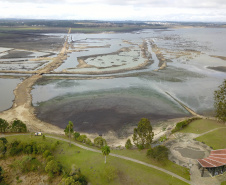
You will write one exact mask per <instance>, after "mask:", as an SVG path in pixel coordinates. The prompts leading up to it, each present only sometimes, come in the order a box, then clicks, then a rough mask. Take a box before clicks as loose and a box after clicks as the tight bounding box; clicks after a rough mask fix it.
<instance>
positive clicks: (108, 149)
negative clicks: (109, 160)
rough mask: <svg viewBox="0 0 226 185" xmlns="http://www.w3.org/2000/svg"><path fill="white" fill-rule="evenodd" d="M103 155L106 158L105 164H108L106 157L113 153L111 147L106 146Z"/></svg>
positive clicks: (103, 148)
mask: <svg viewBox="0 0 226 185" xmlns="http://www.w3.org/2000/svg"><path fill="white" fill-rule="evenodd" d="M101 149H102V154H103V155H104V156H105V162H104V163H106V156H107V155H109V153H110V152H111V150H110V147H109V146H107V145H105V146H103V147H102V148H101Z"/></svg>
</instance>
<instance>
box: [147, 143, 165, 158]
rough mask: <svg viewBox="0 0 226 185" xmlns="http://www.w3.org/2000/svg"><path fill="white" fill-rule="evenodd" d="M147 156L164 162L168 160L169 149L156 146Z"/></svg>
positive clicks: (148, 151)
mask: <svg viewBox="0 0 226 185" xmlns="http://www.w3.org/2000/svg"><path fill="white" fill-rule="evenodd" d="M147 156H148V157H151V158H153V159H156V160H157V161H164V160H165V159H168V148H166V147H165V146H163V145H159V146H156V147H154V148H151V149H149V150H147Z"/></svg>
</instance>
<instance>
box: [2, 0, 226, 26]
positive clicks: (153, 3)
mask: <svg viewBox="0 0 226 185" xmlns="http://www.w3.org/2000/svg"><path fill="white" fill-rule="evenodd" d="M0 18H27V19H31V18H32V19H79V20H87V19H89V20H144V21H205V22H212V21H214V22H216V21H217V22H226V0H0Z"/></svg>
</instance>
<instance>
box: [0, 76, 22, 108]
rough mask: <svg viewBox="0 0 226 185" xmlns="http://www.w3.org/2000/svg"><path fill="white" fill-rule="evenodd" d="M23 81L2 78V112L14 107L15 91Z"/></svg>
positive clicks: (0, 98) (0, 102) (0, 106)
mask: <svg viewBox="0 0 226 185" xmlns="http://www.w3.org/2000/svg"><path fill="white" fill-rule="evenodd" d="M21 81H22V79H5V78H0V87H1V88H0V111H3V110H6V109H9V108H10V107H11V106H12V105H13V100H14V97H15V96H14V94H13V90H14V89H15V88H16V86H17V85H18V84H19V83H20V82H21Z"/></svg>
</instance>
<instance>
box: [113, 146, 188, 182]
mask: <svg viewBox="0 0 226 185" xmlns="http://www.w3.org/2000/svg"><path fill="white" fill-rule="evenodd" d="M111 152H112V153H115V154H118V155H123V156H126V157H130V158H133V159H137V160H140V161H143V162H146V163H149V164H152V165H155V166H158V167H160V168H164V169H166V170H168V171H171V172H173V173H175V174H177V175H179V176H181V177H183V178H185V179H188V180H189V179H190V176H189V169H188V168H185V167H182V166H179V165H177V164H175V163H173V162H172V161H170V160H166V161H164V162H163V163H160V162H157V161H155V160H153V159H151V158H147V157H146V152H147V150H140V151H139V150H127V149H124V150H113V151H111Z"/></svg>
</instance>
